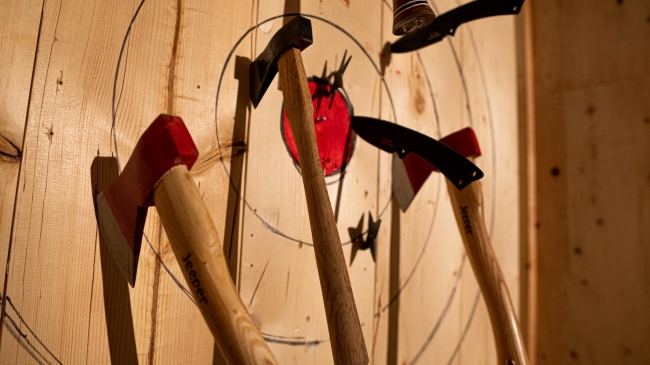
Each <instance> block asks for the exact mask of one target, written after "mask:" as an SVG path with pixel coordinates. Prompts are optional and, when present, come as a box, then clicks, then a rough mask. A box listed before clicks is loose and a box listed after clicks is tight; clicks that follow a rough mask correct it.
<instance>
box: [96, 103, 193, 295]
mask: <svg viewBox="0 0 650 365" xmlns="http://www.w3.org/2000/svg"><path fill="white" fill-rule="evenodd" d="M197 157H198V150H197V149H196V146H195V145H194V142H193V141H192V137H191V136H190V133H189V131H188V130H187V128H186V127H185V123H183V120H182V119H181V118H179V117H175V116H171V115H164V114H162V115H160V116H158V118H156V120H154V122H153V123H152V124H151V125H150V126H149V127H148V128H147V130H145V131H144V133H143V134H142V136H141V137H140V139H139V140H138V143H137V144H136V146H135V149H134V150H133V153H132V154H131V158H130V159H129V161H128V163H127V164H126V166H125V167H124V171H122V174H120V176H119V177H118V178H117V180H115V181H114V182H113V183H112V184H111V185H110V186H109V187H108V188H106V189H105V190H104V191H102V192H101V193H99V194H97V214H98V217H97V218H98V219H97V221H98V224H99V229H100V231H101V233H102V236H103V237H104V241H105V242H106V245H107V246H108V248H109V249H110V251H111V253H112V255H113V257H114V258H115V262H116V263H117V265H118V266H119V268H120V270H121V271H122V273H123V274H124V276H125V277H126V279H127V281H128V282H129V284H130V285H131V286H132V287H133V286H134V285H135V278H136V273H137V268H138V259H139V257H140V246H141V243H142V235H143V230H144V223H145V221H146V218H147V209H148V207H150V206H152V205H153V191H154V188H155V186H156V184H157V183H158V182H159V181H160V179H161V178H162V177H163V175H164V174H165V173H166V172H167V171H169V170H170V169H171V168H172V167H174V166H176V165H181V164H182V165H186V166H187V168H188V170H189V169H191V168H192V166H193V165H194V162H196V159H197Z"/></svg>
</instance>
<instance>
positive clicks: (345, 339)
mask: <svg viewBox="0 0 650 365" xmlns="http://www.w3.org/2000/svg"><path fill="white" fill-rule="evenodd" d="M278 71H279V74H280V82H281V85H282V95H283V96H284V104H285V109H286V111H287V116H288V118H289V123H290V124H291V130H292V131H293V135H294V139H295V141H296V147H297V149H298V157H299V158H300V171H301V173H302V181H303V185H304V187H305V195H306V198H307V210H308V212H309V223H310V224H311V234H312V238H313V241H314V252H315V254H316V266H317V267H318V276H319V278H320V285H321V290H322V292H323V302H324V304H325V313H326V315H327V327H328V329H329V335H330V342H331V346H332V355H333V357H334V363H335V364H337V365H362V364H367V363H368V352H367V351H366V344H365V342H364V339H363V332H362V331H361V323H360V322H359V315H358V314H357V307H356V305H355V303H354V296H353V294H352V286H351V285H350V278H349V276H348V269H347V265H346V263H345V258H344V256H343V249H342V248H341V241H340V238H339V232H338V228H337V226H336V221H335V220H334V213H333V211H332V205H331V204H330V199H329V195H328V193H327V188H326V186H325V178H324V176H323V169H322V167H321V164H320V158H319V155H318V146H317V144H316V131H315V130H314V107H313V104H312V99H311V93H310V92H309V86H308V85H307V76H306V74H305V68H304V66H303V63H302V56H301V54H300V50H298V49H296V48H291V49H289V50H287V51H286V52H284V53H283V54H282V56H280V59H279V60H278Z"/></svg>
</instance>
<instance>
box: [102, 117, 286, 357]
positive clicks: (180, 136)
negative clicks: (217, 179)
mask: <svg viewBox="0 0 650 365" xmlns="http://www.w3.org/2000/svg"><path fill="white" fill-rule="evenodd" d="M198 155H199V154H198V151H197V149H196V146H195V145H194V141H192V137H191V136H190V134H189V132H188V130H187V128H186V127H185V124H184V123H183V120H182V119H181V118H179V117H174V116H170V115H160V116H159V117H158V118H156V120H155V121H154V122H153V123H152V124H151V126H149V128H147V130H146V131H145V132H144V133H143V134H142V137H140V140H139V141H138V143H137V144H136V146H135V149H134V151H133V154H132V155H131V158H130V159H129V161H128V163H127V164H126V166H125V167H124V171H123V172H122V174H120V176H119V177H118V178H117V180H116V181H115V182H113V184H112V185H111V186H109V187H108V188H107V189H106V190H104V191H103V192H101V193H99V194H98V195H97V213H98V223H99V228H100V231H101V233H102V236H103V237H104V240H105V241H106V244H107V246H108V248H109V249H110V251H111V253H112V254H113V258H114V259H115V261H116V262H117V264H118V266H119V268H120V270H121V271H122V273H123V274H124V276H126V279H127V280H128V282H129V284H131V286H133V285H134V284H135V278H136V271H137V267H138V257H139V254H140V244H141V242H142V233H143V228H144V223H145V219H146V217H147V209H148V207H150V206H152V205H155V206H156V208H157V210H158V214H159V215H160V219H161V221H162V223H163V226H164V227H165V232H167V236H168V237H169V242H170V244H171V247H172V249H173V251H174V254H175V256H176V259H177V260H178V263H179V265H180V267H181V271H183V275H184V276H185V280H186V281H187V284H188V286H189V288H190V291H191V292H192V296H193V297H194V300H195V302H196V305H197V307H199V310H200V311H201V314H202V315H203V318H204V319H205V321H206V322H207V324H208V327H209V328H210V331H211V332H212V335H213V336H214V339H215V342H216V344H217V346H218V347H219V350H221V353H222V354H223V356H224V359H225V360H226V362H227V363H228V364H231V365H235V364H251V365H252V364H277V361H276V359H275V357H274V356H273V353H272V352H271V350H270V349H269V347H268V345H267V344H266V341H264V338H263V337H262V335H261V333H260V331H259V330H258V328H257V327H256V326H255V324H254V323H253V320H252V319H251V317H250V315H249V314H248V311H247V310H246V307H245V306H244V304H243V303H242V301H241V298H240V297H239V294H238V293H237V290H236V288H235V285H234V283H233V281H232V279H231V277H230V273H229V271H228V266H227V264H226V260H225V258H224V255H223V250H222V248H221V244H220V243H219V242H220V240H219V234H218V233H217V230H216V228H215V226H214V223H213V222H212V218H211V217H210V214H209V213H208V210H207V208H206V207H205V204H204V203H203V200H202V198H201V194H200V193H199V190H198V189H197V187H196V185H195V184H194V180H192V177H191V176H190V174H189V169H191V168H192V165H193V164H194V162H195V161H196V159H197V157H198Z"/></svg>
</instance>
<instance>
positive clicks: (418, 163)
mask: <svg viewBox="0 0 650 365" xmlns="http://www.w3.org/2000/svg"><path fill="white" fill-rule="evenodd" d="M402 162H403V163H404V167H405V168H406V173H407V174H408V176H409V181H410V182H411V187H412V188H413V191H414V192H415V193H417V192H418V191H420V188H421V187H422V185H424V182H425V181H426V180H427V178H428V177H429V175H430V174H431V172H432V171H437V169H436V168H435V166H433V165H432V164H430V163H429V162H428V161H427V160H425V159H423V158H422V157H420V156H418V155H416V154H415V153H409V154H408V155H406V156H405V157H404V158H403V159H402Z"/></svg>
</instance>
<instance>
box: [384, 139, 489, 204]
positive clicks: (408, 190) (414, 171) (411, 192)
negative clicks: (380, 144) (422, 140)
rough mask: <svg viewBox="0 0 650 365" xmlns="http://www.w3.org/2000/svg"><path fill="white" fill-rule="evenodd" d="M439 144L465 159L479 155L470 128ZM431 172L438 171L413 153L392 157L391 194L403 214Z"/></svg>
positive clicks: (442, 140) (476, 143)
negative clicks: (402, 157)
mask: <svg viewBox="0 0 650 365" xmlns="http://www.w3.org/2000/svg"><path fill="white" fill-rule="evenodd" d="M440 142H442V143H444V144H445V145H447V146H448V147H450V148H451V149H453V150H455V151H456V152H458V153H459V154H461V155H462V156H465V157H467V158H474V157H478V156H480V155H481V149H480V147H479V145H478V140H477V139H476V134H475V133H474V130H473V129H472V128H470V127H467V128H465V129H461V130H459V131H457V132H454V133H452V134H450V135H448V136H446V137H444V138H442V139H440ZM432 171H438V169H436V167H435V166H433V165H432V164H430V163H429V162H427V160H425V159H423V158H422V157H420V156H418V155H417V154H415V153H409V154H408V155H406V156H405V157H404V159H400V158H399V157H398V156H397V155H393V194H395V198H396V199H397V202H398V203H399V206H400V209H402V211H403V212H406V209H407V208H408V207H409V205H411V202H412V201H413V199H414V198H415V195H416V194H417V193H418V191H420V188H421V187H422V185H424V182H425V181H426V180H427V178H428V177H429V175H431V172H432Z"/></svg>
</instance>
